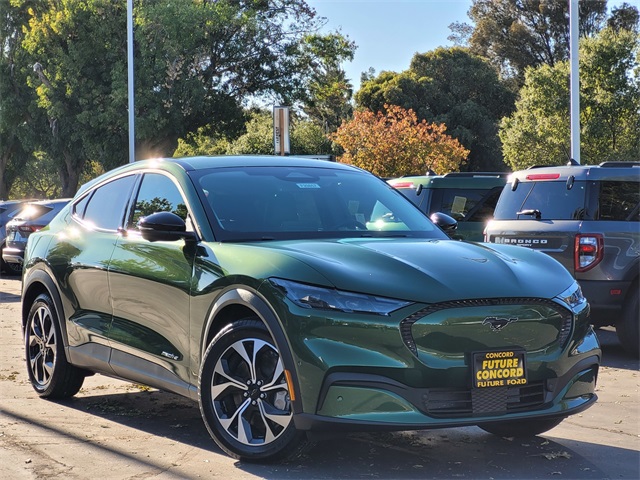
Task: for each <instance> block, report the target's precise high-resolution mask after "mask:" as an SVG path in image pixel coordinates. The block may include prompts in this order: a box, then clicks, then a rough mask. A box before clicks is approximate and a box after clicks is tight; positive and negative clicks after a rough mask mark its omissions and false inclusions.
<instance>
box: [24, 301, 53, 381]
mask: <svg viewBox="0 0 640 480" xmlns="http://www.w3.org/2000/svg"><path fill="white" fill-rule="evenodd" d="M28 328H29V331H28V343H27V355H28V362H29V368H30V369H31V373H32V375H33V380H34V381H35V382H36V383H37V384H38V386H40V387H42V388H44V387H46V386H47V385H48V384H49V382H50V381H51V377H52V376H53V373H54V368H55V363H56V352H57V345H56V341H57V339H56V331H55V327H54V324H53V317H52V315H51V311H50V310H49V309H48V308H47V307H46V306H44V305H40V306H39V307H38V308H37V310H36V311H35V312H34V315H32V316H31V321H30V322H29V327H28Z"/></svg>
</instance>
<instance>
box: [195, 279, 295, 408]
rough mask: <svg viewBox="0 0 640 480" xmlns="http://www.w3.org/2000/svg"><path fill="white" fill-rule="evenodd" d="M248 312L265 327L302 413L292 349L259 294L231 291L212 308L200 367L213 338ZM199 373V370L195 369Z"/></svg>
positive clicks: (201, 348) (202, 344)
mask: <svg viewBox="0 0 640 480" xmlns="http://www.w3.org/2000/svg"><path fill="white" fill-rule="evenodd" d="M248 311H250V312H252V314H254V315H255V316H256V317H258V318H259V319H260V320H261V321H262V323H264V325H265V326H266V328H267V330H268V331H269V334H270V335H271V338H273V340H274V342H275V344H276V347H277V348H278V351H279V352H280V356H281V358H282V362H283V364H284V368H285V369H286V370H288V371H289V373H290V374H291V380H292V382H293V386H294V389H295V393H296V395H295V400H292V403H293V410H294V412H295V413H300V412H302V404H301V400H300V394H299V391H300V387H299V385H300V383H299V381H298V374H297V371H296V368H295V361H294V359H293V355H292V354H291V345H289V342H288V340H287V338H286V336H285V334H284V331H283V328H282V325H281V323H280V320H279V319H278V316H277V315H276V313H275V312H274V310H273V309H272V308H271V307H270V306H269V304H268V302H267V301H266V300H265V299H264V297H262V296H261V295H260V294H259V293H258V292H255V291H251V290H248V289H247V288H246V287H244V286H243V287H230V288H229V289H227V290H226V291H225V292H224V293H223V294H222V295H220V297H218V298H217V299H216V301H215V302H214V303H213V305H212V306H211V309H210V311H209V315H208V317H207V320H206V322H205V325H204V328H203V331H202V337H201V341H200V352H199V359H200V361H199V364H201V363H202V356H203V355H204V352H205V350H206V349H207V347H208V345H209V343H210V342H211V340H212V339H213V338H214V337H215V335H216V334H217V333H218V332H219V331H220V330H221V329H222V328H223V327H224V326H225V325H227V324H229V323H231V322H233V321H234V320H239V319H240V318H242V317H240V315H244V316H246V315H247V313H248ZM198 369H199V368H198Z"/></svg>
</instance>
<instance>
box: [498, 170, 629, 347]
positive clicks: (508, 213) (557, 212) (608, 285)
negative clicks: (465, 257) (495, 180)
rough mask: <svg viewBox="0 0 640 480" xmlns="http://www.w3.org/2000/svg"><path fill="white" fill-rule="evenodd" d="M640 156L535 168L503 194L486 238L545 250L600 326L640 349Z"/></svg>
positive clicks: (511, 182)
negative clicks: (636, 159) (569, 276)
mask: <svg viewBox="0 0 640 480" xmlns="http://www.w3.org/2000/svg"><path fill="white" fill-rule="evenodd" d="M639 220H640V162H606V163H602V164H600V165H584V166H582V165H576V166H562V167H543V168H531V169H528V170H523V171H519V172H515V173H514V174H513V175H511V177H510V178H509V181H508V183H507V185H506V186H505V187H504V190H503V192H502V193H501V195H500V199H499V200H498V204H497V206H496V210H495V212H494V219H493V220H492V221H490V222H489V223H488V225H487V229H486V230H485V240H486V241H488V242H493V243H504V244H511V245H521V246H525V247H530V248H534V249H536V250H540V251H543V252H545V253H547V254H549V255H551V256H552V257H554V258H555V259H556V260H558V261H560V262H561V263H562V264H563V265H564V266H565V267H566V268H567V270H569V272H571V273H572V274H573V275H574V277H575V278H576V279H577V280H578V282H579V283H580V285H581V287H582V290H583V292H584V295H585V297H587V299H588V300H589V303H590V304H591V319H592V323H593V324H594V325H596V326H605V325H615V326H616V331H617V333H618V338H619V339H620V342H621V343H622V345H623V346H624V348H625V349H626V350H627V351H629V352H630V353H632V354H634V355H636V356H637V355H638V345H639V343H640V342H639V338H640V333H639V330H638V326H639V323H640V320H639V318H638V317H639V308H638V273H639V271H640V262H639V259H640V221H639Z"/></svg>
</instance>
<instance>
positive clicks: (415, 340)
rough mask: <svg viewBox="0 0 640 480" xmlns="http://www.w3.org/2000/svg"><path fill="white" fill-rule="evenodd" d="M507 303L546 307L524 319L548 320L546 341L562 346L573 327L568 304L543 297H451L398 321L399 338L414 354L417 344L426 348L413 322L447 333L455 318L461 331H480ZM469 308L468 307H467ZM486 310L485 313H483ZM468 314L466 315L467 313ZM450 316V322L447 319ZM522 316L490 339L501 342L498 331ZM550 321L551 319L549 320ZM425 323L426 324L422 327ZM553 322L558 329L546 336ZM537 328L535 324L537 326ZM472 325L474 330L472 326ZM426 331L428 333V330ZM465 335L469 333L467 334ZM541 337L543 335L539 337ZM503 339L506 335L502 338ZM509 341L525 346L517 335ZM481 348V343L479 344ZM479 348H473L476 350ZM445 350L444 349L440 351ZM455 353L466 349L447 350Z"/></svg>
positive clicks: (424, 329)
mask: <svg viewBox="0 0 640 480" xmlns="http://www.w3.org/2000/svg"><path fill="white" fill-rule="evenodd" d="M510 307H514V308H518V307H522V308H523V309H527V308H529V309H530V310H531V311H536V310H540V311H545V312H547V314H548V315H549V317H547V318H546V319H545V318H541V319H535V320H533V321H532V320H531V319H529V320H524V321H529V322H530V324H531V325H532V326H535V325H541V322H539V321H538V320H543V321H546V322H547V325H546V326H545V328H546V330H544V335H545V337H544V338H546V339H547V341H549V342H552V341H553V342H554V343H555V344H556V345H558V346H560V347H561V348H562V347H564V345H565V344H566V342H567V340H568V338H569V336H570V334H571V332H572V328H573V314H572V312H571V311H570V310H568V309H567V308H564V307H562V306H561V305H559V304H558V303H556V302H553V301H551V300H547V299H544V298H495V299H493V298H492V299H477V300H459V301H450V302H442V303H436V304H433V305H429V306H428V307H425V308H423V309H422V310H419V311H418V312H416V313H414V314H412V315H410V316H408V317H406V318H404V319H403V320H402V321H401V322H400V334H401V337H402V341H403V342H404V344H405V345H406V346H407V348H408V349H409V350H411V352H413V354H414V355H416V356H418V351H419V350H420V348H423V349H424V348H426V347H425V346H424V339H425V338H427V337H422V338H421V337H420V336H417V337H414V335H415V332H414V328H413V327H414V325H416V324H417V325H416V327H418V326H420V328H421V329H422V331H421V332H420V333H422V334H424V333H425V331H434V332H436V331H438V332H439V334H446V333H448V332H451V331H453V328H460V327H456V323H455V322H457V321H459V322H460V323H459V324H460V325H462V324H464V329H465V330H464V331H465V332H466V333H467V334H469V333H471V332H474V333H471V334H472V335H474V334H481V332H485V331H488V329H489V326H488V325H487V326H484V324H483V319H485V318H489V317H491V316H492V315H494V313H492V312H497V313H498V316H499V314H500V313H503V312H504V311H505V309H509V308H510ZM467 309H468V310H467ZM446 310H451V312H452V313H451V318H449V317H448V314H447V312H445V311H446ZM485 313H486V315H485ZM467 314H468V316H467ZM450 319H451V322H449V320H450ZM522 321H523V319H521V320H520V323H518V322H516V323H515V324H514V325H509V326H508V327H507V328H504V330H501V331H500V332H499V334H497V335H495V336H492V339H494V340H496V341H497V345H498V346H499V345H500V342H499V341H498V338H499V337H500V335H502V334H503V332H504V334H507V333H509V332H514V329H518V328H519V326H520V325H521V324H522ZM549 322H552V323H549ZM425 325H428V326H426V327H425ZM549 326H552V327H553V329H554V331H557V334H556V335H555V336H553V337H549V330H548V327H549ZM536 328H538V327H536ZM539 328H540V329H541V330H540V331H541V332H543V330H542V329H543V327H542V326H540V327H539ZM474 329H475V330H474ZM531 334H532V332H531V331H529V330H528V331H527V332H526V336H529V337H530V336H531ZM427 335H429V333H427ZM467 336H468V335H467ZM540 338H542V336H541V337H540ZM505 339H506V338H505ZM509 340H510V341H511V342H510V343H511V344H513V345H520V346H521V347H523V348H527V345H525V344H521V343H520V342H519V341H517V340H518V339H517V338H514V337H510V338H509ZM420 342H422V343H423V347H420V345H419V343H420ZM531 347H532V348H540V345H538V346H533V345H532V346H531ZM479 348H482V347H479ZM486 348H496V346H490V345H487V346H486ZM477 349H478V348H476V350H477ZM439 353H445V352H439ZM449 353H456V354H465V353H468V351H467V350H466V349H462V350H460V351H457V352H449Z"/></svg>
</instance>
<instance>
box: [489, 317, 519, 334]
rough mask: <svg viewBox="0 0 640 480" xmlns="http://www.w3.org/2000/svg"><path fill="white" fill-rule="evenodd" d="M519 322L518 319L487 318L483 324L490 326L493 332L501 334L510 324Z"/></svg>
mask: <svg viewBox="0 0 640 480" xmlns="http://www.w3.org/2000/svg"><path fill="white" fill-rule="evenodd" d="M517 321H518V317H511V318H498V317H487V318H485V319H484V320H483V321H482V324H483V325H489V326H490V327H491V330H493V331H494V332H499V331H500V330H502V329H503V328H504V327H506V326H507V325H509V324H510V323H513V322H517Z"/></svg>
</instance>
